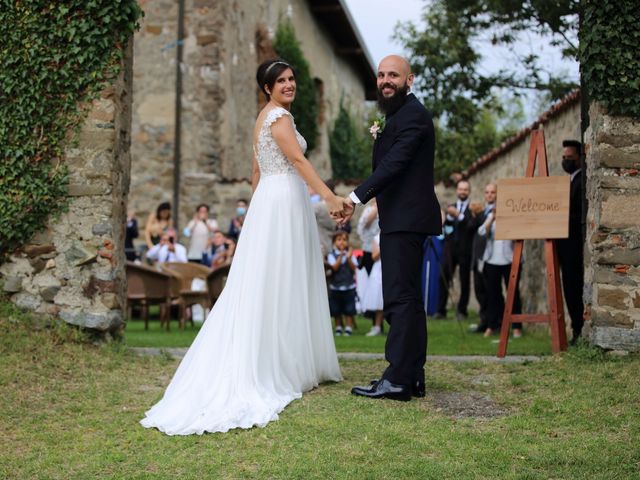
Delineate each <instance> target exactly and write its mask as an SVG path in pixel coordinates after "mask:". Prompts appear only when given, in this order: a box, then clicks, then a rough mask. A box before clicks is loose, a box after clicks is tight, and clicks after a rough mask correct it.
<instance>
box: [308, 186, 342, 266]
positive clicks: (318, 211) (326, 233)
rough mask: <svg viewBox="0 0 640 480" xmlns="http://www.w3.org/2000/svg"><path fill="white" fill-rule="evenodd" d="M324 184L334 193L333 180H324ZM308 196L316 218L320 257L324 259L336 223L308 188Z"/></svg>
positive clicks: (315, 194)
mask: <svg viewBox="0 0 640 480" xmlns="http://www.w3.org/2000/svg"><path fill="white" fill-rule="evenodd" d="M324 183H325V185H326V186H327V187H328V188H329V190H331V191H332V192H334V189H335V184H334V183H333V180H326V181H325V182H324ZM334 193H335V192H334ZM309 195H310V200H311V206H312V207H313V213H314V214H315V216H316V223H317V224H318V237H319V240H320V251H321V252H322V257H323V258H326V256H327V255H328V254H329V252H330V251H331V244H332V240H331V239H332V237H333V234H334V233H335V231H336V222H334V221H333V219H332V218H331V215H329V212H328V211H327V206H326V203H325V201H324V200H322V197H320V195H318V194H317V193H315V192H314V190H313V189H312V188H311V187H309Z"/></svg>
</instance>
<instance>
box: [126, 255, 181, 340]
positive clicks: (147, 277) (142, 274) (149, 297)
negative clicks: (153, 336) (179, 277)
mask: <svg viewBox="0 0 640 480" xmlns="http://www.w3.org/2000/svg"><path fill="white" fill-rule="evenodd" d="M126 274H127V313H128V318H131V310H132V307H133V304H134V303H139V304H140V305H141V307H142V318H143V319H144V329H145V330H148V329H149V305H151V304H159V305H160V326H164V324H165V322H166V327H167V330H168V329H169V314H170V309H171V298H172V288H173V289H175V284H176V281H175V278H174V277H172V276H171V275H169V274H167V273H165V272H161V271H158V270H156V269H155V268H151V267H148V266H146V265H137V264H135V263H133V262H127V265H126Z"/></svg>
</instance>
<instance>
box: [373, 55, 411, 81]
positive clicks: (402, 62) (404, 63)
mask: <svg viewBox="0 0 640 480" xmlns="http://www.w3.org/2000/svg"><path fill="white" fill-rule="evenodd" d="M381 70H395V71H398V72H399V73H402V74H403V75H406V76H408V75H409V74H411V65H410V64H409V61H408V60H407V59H406V58H404V57H401V56H400V55H387V56H386V57H384V58H383V59H382V60H380V65H378V71H381Z"/></svg>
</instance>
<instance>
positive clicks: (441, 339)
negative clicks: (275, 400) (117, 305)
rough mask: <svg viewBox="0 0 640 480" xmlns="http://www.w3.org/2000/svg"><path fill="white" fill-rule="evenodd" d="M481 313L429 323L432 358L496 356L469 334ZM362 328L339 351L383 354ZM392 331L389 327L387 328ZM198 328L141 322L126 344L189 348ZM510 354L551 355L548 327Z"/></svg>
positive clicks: (533, 331)
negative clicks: (146, 326)
mask: <svg viewBox="0 0 640 480" xmlns="http://www.w3.org/2000/svg"><path fill="white" fill-rule="evenodd" d="M477 322H478V318H477V314H475V313H474V312H472V313H471V314H470V317H469V319H468V320H466V321H464V322H458V321H455V320H451V319H449V320H429V321H428V323H427V329H428V352H429V354H430V355H495V353H496V351H497V349H498V344H497V343H496V342H497V337H492V338H488V339H487V338H484V337H483V336H482V335H478V334H474V333H470V332H469V325H470V324H472V323H477ZM356 323H357V325H358V328H357V329H356V330H355V332H354V334H353V335H352V336H351V337H344V336H343V337H336V338H335V341H336V348H337V350H338V351H339V352H367V353H383V352H384V342H385V340H386V337H385V336H380V337H366V336H365V334H366V333H367V332H368V331H369V329H370V328H371V320H368V319H366V318H364V317H358V318H357V321H356ZM386 328H387V329H388V326H387V327H386ZM197 333H198V327H196V328H193V327H191V326H190V325H187V327H186V328H185V329H184V330H180V329H179V328H178V327H177V322H175V321H174V322H173V324H172V327H171V331H169V332H166V331H164V330H162V329H161V328H160V323H159V322H158V321H157V320H155V321H151V322H150V323H149V330H147V331H145V330H144V323H143V322H142V321H139V320H134V321H131V322H129V323H128V324H127V329H126V331H125V341H126V344H127V345H128V346H131V347H160V348H169V347H188V346H189V345H191V343H192V342H193V339H194V338H195V336H196V334H197ZM508 353H509V354H512V355H545V354H550V353H551V340H550V338H549V334H548V333H547V330H546V329H545V328H541V327H539V326H536V327H534V328H528V329H527V327H526V326H525V335H524V336H523V337H522V338H519V339H515V340H514V339H510V340H509V347H508Z"/></svg>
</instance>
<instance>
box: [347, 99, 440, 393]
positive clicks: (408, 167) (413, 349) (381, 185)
mask: <svg viewBox="0 0 640 480" xmlns="http://www.w3.org/2000/svg"><path fill="white" fill-rule="evenodd" d="M434 149H435V135H434V129H433V122H432V120H431V115H430V114H429V113H428V112H427V110H426V109H425V108H424V106H423V105H422V104H421V103H420V102H419V101H418V99H417V98H416V97H415V96H414V95H413V94H409V95H407V96H406V98H405V101H404V104H403V105H402V106H401V107H400V108H399V109H398V110H396V111H395V112H390V113H389V114H387V117H386V125H385V127H384V130H383V131H382V133H380V134H378V137H377V139H376V141H375V143H374V146H373V173H372V174H371V176H370V177H369V178H368V179H367V180H365V181H364V182H363V183H362V185H360V186H359V187H357V188H356V189H355V190H354V193H355V195H356V196H357V197H358V199H359V200H360V201H361V202H362V203H367V202H368V201H369V200H370V199H371V198H373V197H376V199H377V202H378V212H379V215H380V230H381V235H380V252H381V259H382V292H383V297H384V311H385V317H386V318H387V321H388V322H389V324H390V325H391V327H390V329H389V334H388V336H387V343H386V347H385V356H386V359H387V361H388V362H389V367H388V368H387V370H386V371H385V372H384V375H383V377H382V378H383V379H386V380H389V381H390V382H392V383H394V384H399V385H410V384H413V383H414V382H416V381H424V363H425V361H426V355H427V325H426V316H425V312H424V306H423V293H422V289H421V278H420V276H421V272H422V257H423V244H424V241H425V240H426V237H427V235H439V234H440V232H441V222H442V220H441V215H440V205H439V204H438V199H437V198H436V194H435V192H434V189H433V185H434V182H433V154H434Z"/></svg>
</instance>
